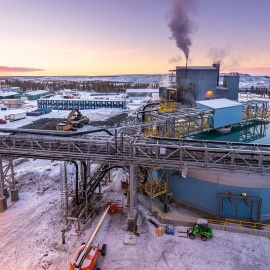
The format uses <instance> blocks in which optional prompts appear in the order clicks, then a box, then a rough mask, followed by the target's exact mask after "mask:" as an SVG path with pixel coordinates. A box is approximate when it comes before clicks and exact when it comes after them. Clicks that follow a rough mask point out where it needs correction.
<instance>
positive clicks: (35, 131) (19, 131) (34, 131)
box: [0, 128, 113, 137]
mask: <svg viewBox="0 0 270 270" xmlns="http://www.w3.org/2000/svg"><path fill="white" fill-rule="evenodd" d="M0 132H12V133H16V134H23V133H25V134H34V135H49V136H59V137H72V136H79V135H84V134H91V133H96V132H106V133H107V134H109V135H111V136H112V135H113V134H112V133H111V132H110V131H109V130H107V129H105V128H99V129H94V130H85V131H76V132H73V131H50V130H39V129H22V128H21V129H17V128H0Z"/></svg>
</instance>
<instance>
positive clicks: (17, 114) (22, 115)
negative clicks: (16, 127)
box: [10, 112, 26, 122]
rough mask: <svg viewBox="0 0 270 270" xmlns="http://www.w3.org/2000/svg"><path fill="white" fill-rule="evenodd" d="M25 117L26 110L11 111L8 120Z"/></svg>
mask: <svg viewBox="0 0 270 270" xmlns="http://www.w3.org/2000/svg"><path fill="white" fill-rule="evenodd" d="M24 118H26V112H20V113H11V114H10V122H12V121H17V120H20V119H24Z"/></svg>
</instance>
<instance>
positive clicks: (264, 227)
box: [152, 206, 270, 233]
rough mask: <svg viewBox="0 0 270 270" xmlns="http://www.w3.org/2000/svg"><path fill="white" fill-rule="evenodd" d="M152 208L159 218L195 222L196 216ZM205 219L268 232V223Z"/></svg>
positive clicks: (228, 225)
mask: <svg viewBox="0 0 270 270" xmlns="http://www.w3.org/2000/svg"><path fill="white" fill-rule="evenodd" d="M152 209H153V212H156V213H157V214H158V215H159V216H160V217H161V218H166V219H171V220H179V221H191V222H196V221H197V219H198V217H192V216H183V215H179V214H170V213H163V212H161V211H160V210H159V209H158V208H157V207H155V206H153V207H152ZM207 220H208V222H209V223H210V224H215V225H221V226H224V227H225V228H226V227H235V226H237V227H239V228H242V229H252V230H260V231H267V232H269V233H270V224H265V223H258V222H251V221H244V220H235V219H225V220H218V219H207Z"/></svg>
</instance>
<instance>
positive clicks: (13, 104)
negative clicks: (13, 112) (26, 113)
mask: <svg viewBox="0 0 270 270" xmlns="http://www.w3.org/2000/svg"><path fill="white" fill-rule="evenodd" d="M21 105H22V101H21V99H2V100H0V106H2V107H6V108H9V109H17V108H20V107H21Z"/></svg>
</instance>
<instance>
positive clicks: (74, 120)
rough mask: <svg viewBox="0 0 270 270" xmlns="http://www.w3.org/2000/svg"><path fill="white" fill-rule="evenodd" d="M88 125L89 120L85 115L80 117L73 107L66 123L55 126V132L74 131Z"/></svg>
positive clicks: (76, 109) (77, 110)
mask: <svg viewBox="0 0 270 270" xmlns="http://www.w3.org/2000/svg"><path fill="white" fill-rule="evenodd" d="M88 123H89V118H88V117H87V116H85V115H82V114H81V112H80V111H79V109H78V108H77V107H75V108H74V109H73V110H72V111H71V112H70V114H69V115H68V117H67V121H65V122H62V123H60V124H58V125H57V126H56V130H59V131H60V130H61V131H66V130H76V128H81V127H83V126H84V125H85V124H88Z"/></svg>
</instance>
